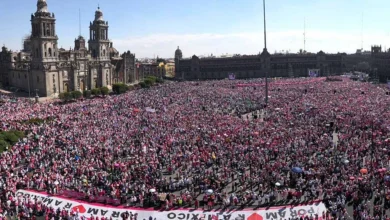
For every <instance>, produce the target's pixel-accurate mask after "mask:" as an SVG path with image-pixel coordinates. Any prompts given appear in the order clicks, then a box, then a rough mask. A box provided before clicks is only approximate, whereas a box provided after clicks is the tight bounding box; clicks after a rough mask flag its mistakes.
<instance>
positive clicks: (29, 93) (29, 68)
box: [27, 64, 32, 99]
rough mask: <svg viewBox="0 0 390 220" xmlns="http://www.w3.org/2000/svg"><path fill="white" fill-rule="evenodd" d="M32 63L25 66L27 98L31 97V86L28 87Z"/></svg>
mask: <svg viewBox="0 0 390 220" xmlns="http://www.w3.org/2000/svg"><path fill="white" fill-rule="evenodd" d="M31 66H32V64H30V65H28V66H27V84H28V98H29V99H31V88H30V74H31Z"/></svg>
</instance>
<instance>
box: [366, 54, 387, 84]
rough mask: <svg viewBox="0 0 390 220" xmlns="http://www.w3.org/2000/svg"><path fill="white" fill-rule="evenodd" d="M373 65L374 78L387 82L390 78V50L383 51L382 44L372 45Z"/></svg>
mask: <svg viewBox="0 0 390 220" xmlns="http://www.w3.org/2000/svg"><path fill="white" fill-rule="evenodd" d="M371 66H372V72H373V78H377V79H378V80H379V81H380V82H387V81H388V80H389V79H390V50H388V51H382V46H372V47H371Z"/></svg>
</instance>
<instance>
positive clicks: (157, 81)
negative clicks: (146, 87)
mask: <svg viewBox="0 0 390 220" xmlns="http://www.w3.org/2000/svg"><path fill="white" fill-rule="evenodd" d="M156 83H164V80H163V79H161V78H157V79H156Z"/></svg>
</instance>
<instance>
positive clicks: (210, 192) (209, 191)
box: [206, 189, 214, 195]
mask: <svg viewBox="0 0 390 220" xmlns="http://www.w3.org/2000/svg"><path fill="white" fill-rule="evenodd" d="M213 193H214V191H213V190H212V189H208V190H206V194H207V195H211V194H213Z"/></svg>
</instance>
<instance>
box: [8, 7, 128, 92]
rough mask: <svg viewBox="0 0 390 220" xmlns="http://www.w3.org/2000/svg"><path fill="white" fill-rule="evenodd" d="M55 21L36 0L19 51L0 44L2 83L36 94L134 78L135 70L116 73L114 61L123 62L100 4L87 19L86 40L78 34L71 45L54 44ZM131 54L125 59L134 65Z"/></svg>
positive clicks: (86, 87) (56, 41)
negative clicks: (27, 31) (29, 27)
mask: <svg viewBox="0 0 390 220" xmlns="http://www.w3.org/2000/svg"><path fill="white" fill-rule="evenodd" d="M55 22H56V19H55V15H54V13H50V12H49V10H48V8H47V2H46V0H38V2H37V11H36V12H35V13H34V14H32V15H31V27H32V31H31V36H29V37H28V38H26V40H25V42H24V49H23V50H22V52H12V51H10V50H8V49H7V48H6V47H5V46H3V47H2V50H1V52H0V80H1V84H2V85H3V86H7V87H15V88H19V89H21V90H24V91H28V92H31V93H32V92H33V93H34V94H35V92H36V93H37V94H39V96H55V95H58V94H59V93H61V92H68V91H74V90H79V91H84V90H89V89H93V88H97V87H102V86H108V87H110V86H111V85H112V84H113V83H114V81H116V82H119V81H121V82H125V80H126V81H127V80H128V79H129V81H131V80H135V77H134V73H135V71H133V72H131V71H129V72H127V73H128V74H133V75H132V76H128V75H126V77H125V76H122V77H119V76H118V75H120V74H118V70H121V69H122V67H120V68H118V63H115V61H121V62H120V64H119V65H123V66H124V63H125V62H124V61H123V60H124V58H123V57H121V56H119V53H118V52H117V51H116V49H115V48H113V47H112V43H111V42H110V40H109V37H108V36H109V35H108V33H109V32H108V28H109V26H108V22H107V21H105V20H104V18H103V12H102V11H101V10H100V8H98V10H97V11H96V12H95V19H94V20H93V22H90V26H89V40H88V42H86V40H85V39H84V38H83V37H82V36H79V37H78V38H77V39H75V45H74V49H71V48H70V49H69V50H65V49H63V48H59V47H58V36H57V35H56V23H55ZM86 43H88V48H87V47H86ZM133 56H134V55H132V56H129V60H127V61H128V62H126V63H129V65H130V66H131V63H133V67H132V69H134V67H135V66H134V65H135V60H134V58H133ZM134 57H135V56H134ZM130 68H131V67H130ZM119 72H120V71H119Z"/></svg>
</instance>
